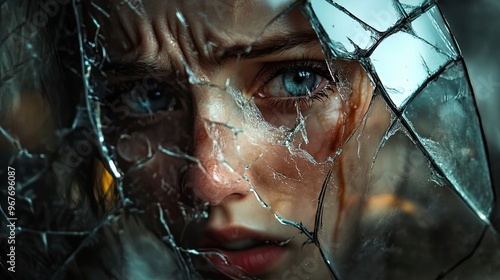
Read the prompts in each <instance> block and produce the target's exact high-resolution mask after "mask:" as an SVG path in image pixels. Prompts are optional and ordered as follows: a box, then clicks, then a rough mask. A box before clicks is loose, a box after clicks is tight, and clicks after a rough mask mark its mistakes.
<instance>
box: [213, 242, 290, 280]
mask: <svg viewBox="0 0 500 280" xmlns="http://www.w3.org/2000/svg"><path fill="white" fill-rule="evenodd" d="M220 252H221V253H222V254H223V255H224V256H226V257H227V261H228V262H229V265H231V266H238V267H240V268H241V269H242V270H243V271H244V272H245V273H246V274H247V275H248V276H259V275H262V274H264V273H266V272H268V271H269V270H270V269H271V268H273V266H275V265H276V264H277V263H278V262H279V261H280V260H281V259H282V258H283V256H284V255H285V253H286V249H285V247H282V246H275V245H266V246H259V247H255V248H252V249H248V250H242V251H224V250H220ZM211 261H212V263H214V264H215V265H216V266H217V267H218V268H219V269H220V270H223V271H226V272H227V270H226V269H224V266H227V265H225V264H224V262H223V261H222V260H221V259H220V258H218V257H213V258H211Z"/></svg>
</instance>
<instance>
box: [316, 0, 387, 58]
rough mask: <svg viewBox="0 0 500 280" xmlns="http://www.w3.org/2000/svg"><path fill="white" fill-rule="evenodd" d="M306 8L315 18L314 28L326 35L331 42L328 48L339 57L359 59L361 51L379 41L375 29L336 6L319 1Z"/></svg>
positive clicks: (325, 37)
mask: <svg viewBox="0 0 500 280" xmlns="http://www.w3.org/2000/svg"><path fill="white" fill-rule="evenodd" d="M306 7H307V11H308V12H309V13H311V16H313V21H312V23H313V26H315V27H316V30H317V32H321V33H322V34H323V33H324V39H328V41H329V42H328V48H329V49H331V51H333V53H334V54H336V56H337V57H344V58H358V57H359V55H360V52H361V51H363V50H368V49H369V48H370V47H372V46H373V44H375V42H376V40H377V39H378V35H377V34H376V32H375V31H374V30H373V29H371V28H370V27H369V26H367V25H365V24H363V23H361V22H359V21H357V20H355V19H354V18H352V17H351V16H349V15H347V14H346V13H344V12H342V10H340V9H339V7H338V6H336V5H332V4H330V3H328V2H327V1H322V0H319V1H311V2H310V3H309V5H307V6H306ZM314 18H316V19H314Z"/></svg>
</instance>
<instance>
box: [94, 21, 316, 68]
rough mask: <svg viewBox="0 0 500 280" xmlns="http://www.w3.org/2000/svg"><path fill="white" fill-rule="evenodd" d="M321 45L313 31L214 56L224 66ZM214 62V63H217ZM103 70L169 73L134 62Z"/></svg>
mask: <svg viewBox="0 0 500 280" xmlns="http://www.w3.org/2000/svg"><path fill="white" fill-rule="evenodd" d="M316 44H319V39H318V36H317V35H316V33H315V32H314V31H313V30H311V31H307V32H300V33H293V34H286V35H283V36H279V37H274V38H269V39H265V40H262V41H256V42H255V43H253V44H250V45H243V44H240V45H235V46H231V47H228V48H226V49H224V51H222V52H221V53H219V54H217V55H214V56H212V59H214V60H215V61H216V62H217V64H223V63H225V62H227V61H230V60H241V59H252V58H256V57H262V56H269V55H273V54H279V53H281V52H284V51H286V50H290V49H293V48H296V47H300V46H309V45H316ZM215 61H214V63H215ZM102 70H103V71H104V72H105V73H107V74H110V75H113V76H118V77H119V76H137V77H141V76H145V75H148V74H159V73H162V72H168V70H169V69H166V68H165V67H164V66H162V65H158V64H151V63H149V62H144V61H133V62H120V61H116V62H109V63H106V64H105V65H104V66H103V68H102Z"/></svg>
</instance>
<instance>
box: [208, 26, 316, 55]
mask: <svg viewBox="0 0 500 280" xmlns="http://www.w3.org/2000/svg"><path fill="white" fill-rule="evenodd" d="M313 44H319V39H318V36H317V35H316V33H315V32H314V31H313V30H311V31H307V32H300V33H293V34H287V35H283V36H279V37H274V38H269V39H265V40H263V41H260V42H259V41H257V42H255V43H253V44H250V45H236V46H232V47H229V48H227V49H225V50H224V51H223V52H222V54H220V55H218V56H217V60H218V61H219V63H223V62H226V61H228V60H233V59H251V58H256V57H260V56H266V55H272V54H278V53H280V52H283V51H286V50H289V49H293V48H295V47H299V46H304V45H306V46H307V45H313Z"/></svg>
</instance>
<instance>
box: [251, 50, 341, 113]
mask: <svg viewBox="0 0 500 280" xmlns="http://www.w3.org/2000/svg"><path fill="white" fill-rule="evenodd" d="M257 81H258V83H260V86H259V88H258V90H257V92H256V94H254V97H255V98H256V103H258V104H260V105H261V106H272V107H276V108H281V109H285V110H288V109H290V110H294V108H295V106H297V105H300V106H304V105H305V106H307V107H310V106H312V104H313V103H314V101H318V100H320V101H321V100H323V99H325V98H328V97H329V94H330V93H329V92H330V91H331V90H332V89H333V88H334V86H335V83H334V81H333V79H332V78H331V75H330V72H329V70H328V67H327V65H326V62H324V61H317V60H298V61H285V62H278V63H272V64H271V65H266V66H265V67H264V68H263V69H262V71H261V72H260V73H259V75H258V77H257Z"/></svg>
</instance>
